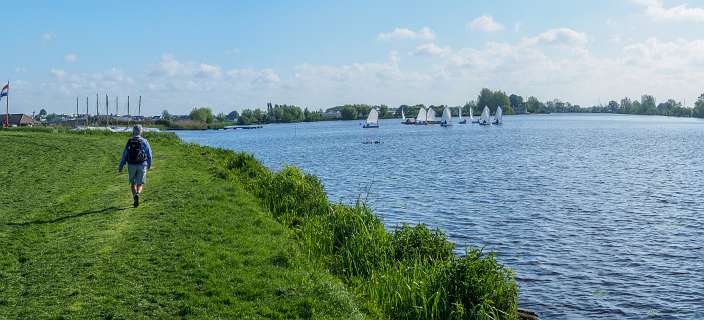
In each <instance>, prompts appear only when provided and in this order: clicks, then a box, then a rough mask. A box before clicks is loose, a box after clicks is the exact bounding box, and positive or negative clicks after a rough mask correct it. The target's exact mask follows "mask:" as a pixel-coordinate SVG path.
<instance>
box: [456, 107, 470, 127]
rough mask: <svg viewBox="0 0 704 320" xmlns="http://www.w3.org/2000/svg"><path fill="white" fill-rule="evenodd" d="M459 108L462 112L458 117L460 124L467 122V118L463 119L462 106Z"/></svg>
mask: <svg viewBox="0 0 704 320" xmlns="http://www.w3.org/2000/svg"><path fill="white" fill-rule="evenodd" d="M457 109H458V110H459V112H460V113H459V117H458V121H459V124H467V119H462V107H459V108H457ZM470 110H471V109H470Z"/></svg>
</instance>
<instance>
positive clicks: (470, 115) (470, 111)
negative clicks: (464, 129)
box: [469, 107, 474, 122]
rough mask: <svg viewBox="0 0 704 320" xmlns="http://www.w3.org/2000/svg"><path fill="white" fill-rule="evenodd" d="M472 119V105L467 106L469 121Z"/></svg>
mask: <svg viewBox="0 0 704 320" xmlns="http://www.w3.org/2000/svg"><path fill="white" fill-rule="evenodd" d="M472 121H474V117H473V116H472V107H469V122H472Z"/></svg>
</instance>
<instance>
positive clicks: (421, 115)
mask: <svg viewBox="0 0 704 320" xmlns="http://www.w3.org/2000/svg"><path fill="white" fill-rule="evenodd" d="M427 116H428V112H427V111H426V110H425V108H423V107H421V108H420V109H418V116H417V117H416V122H415V124H428V122H426V118H427Z"/></svg>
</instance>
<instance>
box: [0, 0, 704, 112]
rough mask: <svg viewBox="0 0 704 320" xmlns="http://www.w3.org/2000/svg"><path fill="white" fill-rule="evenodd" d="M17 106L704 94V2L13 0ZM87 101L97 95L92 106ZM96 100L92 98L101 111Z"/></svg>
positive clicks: (4, 63)
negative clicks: (495, 94) (488, 93)
mask: <svg viewBox="0 0 704 320" xmlns="http://www.w3.org/2000/svg"><path fill="white" fill-rule="evenodd" d="M2 7H3V9H4V10H3V11H4V13H5V14H4V16H3V30H4V37H5V44H6V45H5V46H3V49H2V50H0V79H3V78H7V79H9V80H10V81H11V86H12V89H11V92H10V93H11V108H12V109H13V110H14V111H17V112H25V113H31V112H32V111H35V110H36V111H38V110H39V109H40V108H46V109H47V110H49V111H50V112H58V113H61V112H71V111H72V110H74V109H75V97H76V96H80V97H81V99H82V101H84V99H85V97H86V96H91V97H92V99H94V97H95V94H96V93H99V94H100V95H101V96H104V95H105V94H106V93H107V94H109V95H110V96H120V102H121V107H123V108H124V105H123V104H124V101H126V96H127V95H131V96H138V95H142V96H143V101H144V110H145V113H154V114H156V113H160V112H161V110H163V109H168V110H169V111H171V112H172V113H186V112H187V111H188V110H190V109H191V108H193V107H195V106H208V107H211V108H213V109H214V110H216V111H223V112H229V111H231V110H233V109H241V108H244V107H258V106H263V105H264V104H265V103H266V101H268V100H271V101H272V102H274V103H288V104H297V105H301V106H307V107H311V108H314V109H318V108H327V107H331V106H335V105H338V104H342V103H372V104H381V103H384V104H388V105H391V106H396V105H398V104H402V103H409V104H410V103H426V104H460V103H463V102H464V101H466V100H471V99H474V98H475V97H476V95H477V93H478V92H479V90H480V89H481V88H482V87H489V88H494V89H501V90H505V91H507V92H509V93H517V94H521V95H524V96H531V95H533V96H537V97H538V98H540V99H542V100H546V99H555V98H558V99H561V100H566V101H571V102H573V103H578V104H581V105H593V104H597V103H599V102H606V101H608V100H609V99H620V98H622V97H624V96H629V97H632V98H637V97H639V96H640V95H641V94H643V93H650V94H653V95H655V96H656V98H658V99H659V100H664V99H667V98H671V97H672V98H675V99H677V100H683V101H685V102H687V104H692V103H693V101H694V100H695V99H696V97H697V96H698V95H699V94H700V93H702V92H704V86H702V85H701V83H702V82H701V79H702V76H704V0H697V1H694V0H691V1H687V2H684V1H680V0H672V1H664V0H663V1H660V0H595V1H557V0H555V1H549V0H542V1H438V2H429V1H383V2H382V1H307V2H304V3H301V2H294V1H273V2H262V1H207V2H205V3H197V2H193V1H190V2H186V1H172V2H167V1H140V2H137V1H109V2H108V1H102V2H95V1H66V2H48V1H12V2H9V3H4V4H3V6H2ZM83 103H84V102H83ZM93 104H94V101H92V100H91V105H93Z"/></svg>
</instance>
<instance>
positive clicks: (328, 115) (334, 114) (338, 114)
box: [323, 110, 342, 119]
mask: <svg viewBox="0 0 704 320" xmlns="http://www.w3.org/2000/svg"><path fill="white" fill-rule="evenodd" d="M323 117H325V118H334V119H340V118H342V112H340V111H337V110H335V111H326V112H323Z"/></svg>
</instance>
